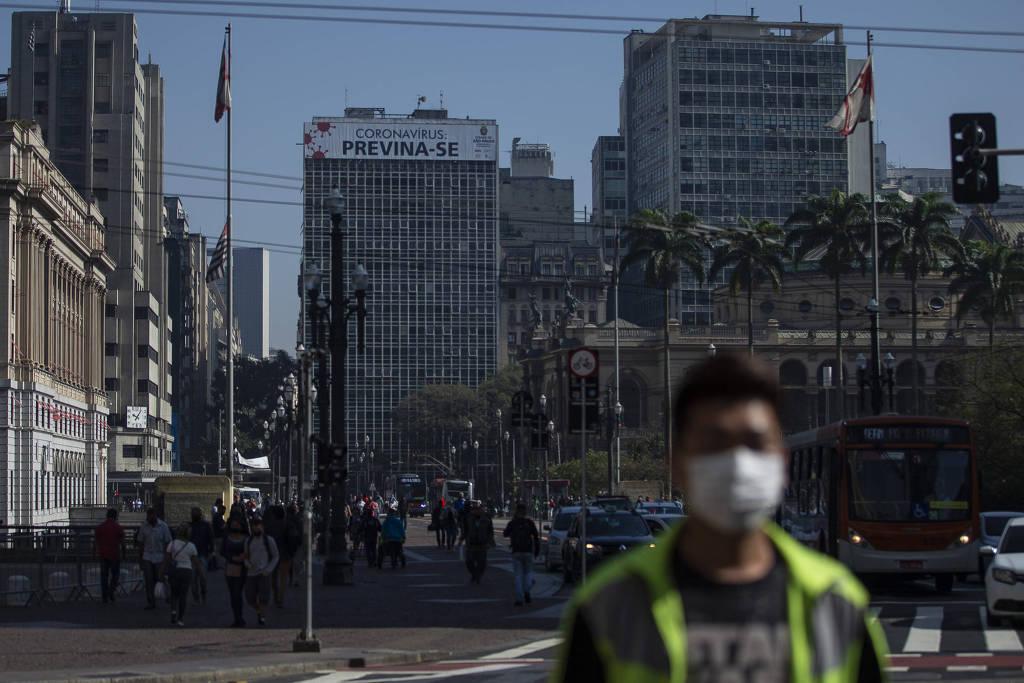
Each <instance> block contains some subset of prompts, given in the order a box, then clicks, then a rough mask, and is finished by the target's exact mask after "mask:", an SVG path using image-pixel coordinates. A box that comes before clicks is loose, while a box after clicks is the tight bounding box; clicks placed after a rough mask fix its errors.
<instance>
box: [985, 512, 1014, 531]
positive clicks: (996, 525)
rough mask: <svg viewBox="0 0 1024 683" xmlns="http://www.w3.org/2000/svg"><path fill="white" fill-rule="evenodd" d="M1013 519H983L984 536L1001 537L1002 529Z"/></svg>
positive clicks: (999, 517)
mask: <svg viewBox="0 0 1024 683" xmlns="http://www.w3.org/2000/svg"><path fill="white" fill-rule="evenodd" d="M1011 519H1013V517H1003V516H1001V515H1000V516H993V517H985V535H986V536H1002V535H1003V529H1005V528H1006V525H1007V524H1008V523H1009V521H1010V520H1011Z"/></svg>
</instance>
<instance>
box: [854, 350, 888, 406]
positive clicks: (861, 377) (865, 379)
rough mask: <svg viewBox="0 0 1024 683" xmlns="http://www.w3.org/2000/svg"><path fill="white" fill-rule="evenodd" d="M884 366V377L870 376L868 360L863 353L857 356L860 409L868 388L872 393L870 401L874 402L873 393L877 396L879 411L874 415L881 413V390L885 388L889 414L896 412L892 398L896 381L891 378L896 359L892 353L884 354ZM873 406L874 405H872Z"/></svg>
mask: <svg viewBox="0 0 1024 683" xmlns="http://www.w3.org/2000/svg"><path fill="white" fill-rule="evenodd" d="M883 362H884V364H885V368H884V370H885V375H884V376H872V375H871V373H870V372H869V370H868V359H867V358H866V357H865V356H864V354H863V353H859V354H857V379H858V383H859V385H860V407H861V410H863V409H864V389H865V388H869V389H870V390H871V392H872V401H874V393H875V392H877V393H878V395H879V399H878V402H879V411H878V412H877V413H875V414H876V415H878V414H880V413H881V409H880V408H881V405H880V404H881V401H882V399H881V394H882V389H883V388H887V389H888V390H889V412H896V401H895V396H894V390H895V388H896V380H895V377H894V376H893V375H894V373H895V370H896V357H895V356H893V355H892V353H887V354H885V358H884V359H883ZM872 406H874V403H872Z"/></svg>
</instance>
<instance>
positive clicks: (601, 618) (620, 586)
mask: <svg viewBox="0 0 1024 683" xmlns="http://www.w3.org/2000/svg"><path fill="white" fill-rule="evenodd" d="M765 531H766V533H768V535H769V537H770V538H771V540H772V542H773V543H774V544H775V546H776V548H777V549H778V552H779V555H780V557H781V558H782V560H783V562H785V563H786V568H787V572H788V577H789V578H788V582H787V590H786V593H787V595H786V604H787V611H788V622H789V624H788V625H789V633H790V661H791V675H792V680H793V681H794V683H803V682H805V681H814V682H820V683H849V682H853V681H856V680H857V675H858V669H859V665H860V656H861V653H862V651H863V648H868V647H873V648H874V650H875V652H876V653H877V656H878V659H879V662H880V663H882V662H884V661H885V660H884V653H885V641H884V636H883V635H882V634H881V631H880V629H878V627H877V624H875V623H868V626H867V633H868V635H869V638H868V639H867V642H864V641H863V640H862V636H863V634H864V625H865V623H867V622H868V620H867V619H866V614H865V610H866V609H867V604H868V594H867V591H865V590H864V588H863V587H862V586H861V585H860V584H859V583H857V581H856V580H854V579H853V577H852V576H851V575H850V574H849V572H848V571H847V570H846V569H845V568H843V567H842V566H841V565H838V564H837V563H836V562H834V561H833V560H831V559H830V558H826V557H824V556H821V555H818V554H816V553H813V552H811V551H808V550H806V549H805V548H803V547H802V546H800V545H799V544H797V543H796V542H795V541H793V540H792V539H791V538H789V536H788V535H786V534H785V532H783V531H782V530H781V529H779V528H778V527H776V526H775V525H767V526H766V527H765ZM679 532H680V530H679V528H677V529H674V530H672V531H671V532H669V533H667V534H665V535H664V536H663V537H662V542H661V543H659V544H658V547H657V548H655V549H651V550H646V549H645V550H641V551H634V552H633V553H629V554H628V555H625V556H623V557H622V558H621V559H617V560H615V561H614V562H610V563H608V564H606V565H604V566H602V567H600V568H599V569H598V571H597V572H596V573H595V574H594V575H593V577H592V579H591V580H590V582H588V583H587V584H586V585H585V586H584V587H582V588H581V589H580V590H579V591H578V593H577V596H576V597H575V599H574V609H572V610H570V613H569V614H570V616H569V619H568V621H567V629H568V631H567V633H571V628H572V621H573V619H574V618H575V615H576V614H577V613H578V614H581V615H583V617H584V618H585V619H586V622H587V626H588V627H589V629H590V632H591V634H592V636H593V638H594V642H595V647H596V649H597V652H598V656H599V657H600V658H601V660H602V664H603V665H604V669H605V672H606V678H607V680H608V681H615V683H619V682H623V683H629V682H633V681H636V682H638V683H648V682H650V683H654V682H658V683H662V682H664V683H684V681H685V679H686V671H687V663H686V628H685V623H686V622H685V617H684V612H683V610H684V607H685V606H684V605H683V603H682V599H681V598H680V596H679V593H678V591H677V590H676V588H675V585H674V582H673V578H672V576H673V571H672V553H673V549H674V548H676V547H677V540H678V535H679ZM566 640H567V641H568V638H567V639H566ZM567 653H568V643H566V646H565V647H563V652H562V662H561V663H560V666H559V667H557V668H556V670H555V674H554V678H553V680H560V679H559V676H561V673H560V672H561V671H563V667H564V666H565V664H566V662H565V657H566V656H567Z"/></svg>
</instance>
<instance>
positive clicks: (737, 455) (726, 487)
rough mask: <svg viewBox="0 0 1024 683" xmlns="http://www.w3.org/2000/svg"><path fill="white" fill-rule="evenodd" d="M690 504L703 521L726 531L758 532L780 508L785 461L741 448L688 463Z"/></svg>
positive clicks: (693, 458)
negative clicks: (753, 530) (777, 508)
mask: <svg viewBox="0 0 1024 683" xmlns="http://www.w3.org/2000/svg"><path fill="white" fill-rule="evenodd" d="M685 467H686V475H687V479H688V481H689V490H688V491H687V492H686V494H687V495H686V502H687V505H688V506H689V507H690V508H691V509H692V510H693V511H694V513H695V514H696V515H697V516H698V517H700V518H701V519H702V520H704V521H705V522H707V523H708V524H710V525H711V526H713V527H715V528H717V529H719V530H721V531H725V532H739V531H750V530H752V529H756V528H758V527H759V526H761V524H762V523H763V522H764V520H766V519H767V518H768V517H769V516H770V515H771V514H772V512H773V511H774V510H775V508H776V507H778V505H779V502H780V501H781V500H782V491H783V489H784V487H785V486H786V472H785V469H786V468H785V459H784V458H783V457H782V455H781V454H779V453H764V452H758V451H754V450H751V449H750V448H747V447H746V446H737V447H736V448H733V449H731V450H728V451H725V452H722V453H717V454H714V455H698V456H694V457H691V458H689V459H687V461H686V463H685Z"/></svg>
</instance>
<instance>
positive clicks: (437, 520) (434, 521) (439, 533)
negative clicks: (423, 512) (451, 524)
mask: <svg viewBox="0 0 1024 683" xmlns="http://www.w3.org/2000/svg"><path fill="white" fill-rule="evenodd" d="M430 529H431V530H432V531H433V532H434V537H435V538H436V539H437V547H438V548H440V547H441V546H443V545H444V531H443V530H442V529H441V501H437V502H436V503H434V509H433V510H431V511H430Z"/></svg>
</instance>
